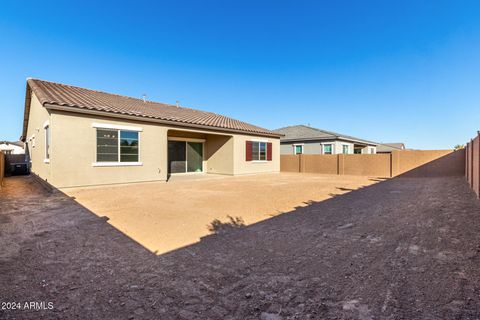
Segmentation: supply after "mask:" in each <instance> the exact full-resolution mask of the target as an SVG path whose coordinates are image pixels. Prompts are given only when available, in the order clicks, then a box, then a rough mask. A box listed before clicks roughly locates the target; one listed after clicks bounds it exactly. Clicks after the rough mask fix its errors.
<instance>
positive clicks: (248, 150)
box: [245, 141, 252, 161]
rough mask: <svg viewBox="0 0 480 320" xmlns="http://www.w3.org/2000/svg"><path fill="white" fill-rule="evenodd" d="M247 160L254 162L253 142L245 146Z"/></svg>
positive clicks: (248, 142)
mask: <svg viewBox="0 0 480 320" xmlns="http://www.w3.org/2000/svg"><path fill="white" fill-rule="evenodd" d="M245 160H247V161H252V141H247V143H246V144H245Z"/></svg>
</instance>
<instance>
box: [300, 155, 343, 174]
mask: <svg viewBox="0 0 480 320" xmlns="http://www.w3.org/2000/svg"><path fill="white" fill-rule="evenodd" d="M319 156H321V157H322V160H321V161H318V157H319ZM300 163H301V164H300V169H301V170H302V171H303V172H305V173H323V174H337V173H338V167H337V165H338V157H337V155H334V154H325V155H313V154H308V155H302V157H301V160H300Z"/></svg>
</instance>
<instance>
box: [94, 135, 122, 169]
mask: <svg viewBox="0 0 480 320" xmlns="http://www.w3.org/2000/svg"><path fill="white" fill-rule="evenodd" d="M97 162H118V130H107V129H97Z"/></svg>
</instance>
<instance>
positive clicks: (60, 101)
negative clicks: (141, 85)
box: [28, 79, 280, 137]
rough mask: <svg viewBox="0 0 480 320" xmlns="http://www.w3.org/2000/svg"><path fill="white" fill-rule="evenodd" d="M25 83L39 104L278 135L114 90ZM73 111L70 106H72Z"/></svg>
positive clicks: (36, 80)
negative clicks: (112, 92) (104, 90)
mask: <svg viewBox="0 0 480 320" xmlns="http://www.w3.org/2000/svg"><path fill="white" fill-rule="evenodd" d="M28 86H30V88H31V90H33V92H34V93H35V95H36V96H37V98H38V99H39V100H40V103H41V104H42V105H44V106H45V105H46V104H49V105H57V106H63V107H69V108H75V109H84V110H95V111H102V112H107V113H115V114H121V115H128V116H136V117H140V118H151V119H158V120H163V121H168V122H172V124H177V125H182V126H189V125H195V126H204V127H206V128H209V129H212V128H218V129H224V130H227V131H230V130H233V131H240V132H245V133H250V134H259V135H268V136H275V137H278V136H280V135H279V134H278V133H275V132H272V131H270V130H267V129H264V128H261V127H257V126H254V125H251V124H248V123H245V122H242V121H239V120H235V119H232V118H229V117H225V116H222V115H219V114H216V113H212V112H205V111H200V110H195V109H190V108H184V107H177V106H173V105H169V104H163V103H159V102H153V101H145V102H144V101H143V100H142V99H136V98H131V97H126V96H121V95H117V94H111V93H106V92H101V91H96V90H90V89H84V88H79V87H74V86H70V85H65V84H60V83H55V82H50V81H44V80H38V79H28ZM72 111H74V110H72Z"/></svg>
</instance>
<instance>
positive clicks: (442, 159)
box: [392, 150, 465, 177]
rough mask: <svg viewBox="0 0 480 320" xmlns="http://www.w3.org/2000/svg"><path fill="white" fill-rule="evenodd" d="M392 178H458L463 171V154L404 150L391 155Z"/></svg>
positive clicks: (447, 151) (462, 152)
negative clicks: (399, 176)
mask: <svg viewBox="0 0 480 320" xmlns="http://www.w3.org/2000/svg"><path fill="white" fill-rule="evenodd" d="M392 157H393V158H392V160H393V161H392V164H393V166H392V173H393V175H394V176H396V175H402V176H405V177H407V176H408V177H432V176H459V175H462V174H463V172H464V170H465V152H464V150H459V151H456V152H452V150H404V151H395V152H393V153H392Z"/></svg>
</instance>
